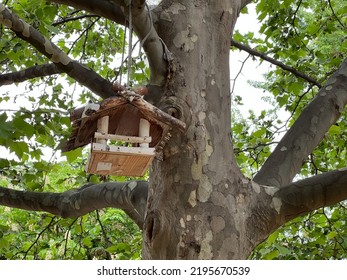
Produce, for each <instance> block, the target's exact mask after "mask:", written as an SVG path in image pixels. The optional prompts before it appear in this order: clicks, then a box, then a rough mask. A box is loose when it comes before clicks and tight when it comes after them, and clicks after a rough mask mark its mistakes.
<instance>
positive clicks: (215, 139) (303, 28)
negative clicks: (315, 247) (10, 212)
mask: <svg viewBox="0 0 347 280" xmlns="http://www.w3.org/2000/svg"><path fill="white" fill-rule="evenodd" d="M248 2H250V1H241V0H239V1H237V0H235V1H165V0H164V1H161V3H160V4H159V5H158V6H156V7H152V8H151V9H149V8H148V6H146V3H145V1H141V0H133V1H116V0H114V1H106V0H105V1H100V0H99V1H65V0H59V1H48V2H44V1H30V3H27V2H25V1H5V2H4V4H0V22H1V23H2V25H3V27H2V29H1V46H0V49H1V50H2V51H1V54H0V55H1V56H0V61H1V67H2V72H3V74H1V75H0V84H1V85H5V84H10V83H13V82H22V81H26V80H28V79H30V84H27V91H28V92H26V94H25V96H24V98H25V99H26V100H27V101H29V102H30V104H32V105H31V107H30V106H29V108H27V107H24V106H23V107H21V108H20V109H19V110H18V111H16V112H12V111H11V110H7V111H5V112H4V113H3V114H2V115H1V116H0V117H1V134H0V144H1V145H3V146H6V147H8V148H9V150H10V151H12V152H14V153H15V154H16V156H17V158H18V160H7V159H2V160H1V162H0V164H1V170H2V175H3V176H4V177H5V179H4V180H3V181H2V185H5V186H8V187H9V188H1V189H0V190H1V191H0V204H2V205H5V206H10V207H16V208H21V209H26V210H35V211H47V212H50V213H52V214H54V215H58V216H62V217H63V218H68V217H70V218H72V217H79V216H82V215H83V214H85V213H88V212H90V211H92V210H95V209H103V208H105V207H113V208H120V209H123V210H124V211H125V212H126V213H127V214H128V216H129V217H131V219H132V220H133V221H135V222H136V224H137V225H138V226H139V227H140V228H141V229H142V232H143V247H142V257H143V258H155V259H158V258H159V259H173V258H178V259H218V258H223V259H232V258H234V259H240V258H241V259H242V258H247V257H248V256H249V255H250V253H251V252H252V250H253V249H254V248H255V247H256V246H257V245H258V244H259V243H260V242H262V241H263V240H264V239H265V238H267V237H268V236H269V235H270V234H271V233H272V232H274V231H275V230H276V229H277V228H278V227H280V226H281V225H283V224H284V223H285V222H287V221H290V220H292V219H294V218H296V217H298V216H300V215H303V214H306V213H310V212H311V211H315V210H316V209H319V208H321V207H326V206H329V205H332V204H334V203H337V202H339V201H342V200H343V199H345V198H346V197H347V188H346V180H347V178H346V170H343V169H338V168H341V167H344V165H345V160H344V159H345V154H346V151H345V147H344V146H345V145H344V144H343V143H344V142H343V135H342V133H343V131H344V119H345V117H344V115H343V108H344V106H345V104H346V102H347V94H346V93H347V92H346V75H347V72H346V71H347V70H346V69H347V68H346V60H343V58H344V57H345V49H346V48H345V47H346V46H345V45H346V40H345V39H346V24H347V22H346V18H345V16H344V15H345V14H346V9H347V4H346V3H344V1H336V2H334V3H332V2H331V1H327V2H321V1H320V2H319V5H317V2H318V1H313V0H309V1H291V0H288V1H276V0H274V1H264V0H263V1H258V2H257V13H258V19H259V20H260V21H261V23H262V26H261V28H260V32H261V33H262V34H264V36H265V37H260V38H256V37H255V36H254V34H251V33H249V34H245V35H241V34H240V33H238V32H236V33H235V35H234V39H236V40H238V41H239V42H241V43H244V44H243V45H242V44H240V43H238V42H235V41H231V35H232V33H233V28H234V25H235V23H236V20H237V17H238V15H239V13H240V11H241V9H242V8H243V7H245V6H246V5H247V4H248ZM312 7H315V8H312ZM317 14H318V16H317ZM17 16H18V17H17ZM130 21H131V22H132V26H133V28H134V31H135V33H136V34H137V36H138V38H139V40H140V42H141V44H142V45H143V49H144V51H145V53H146V56H147V59H148V63H149V69H150V76H149V77H148V85H147V87H148V89H149V94H148V95H147V96H146V98H147V99H148V101H150V102H152V103H153V104H154V105H156V106H158V107H159V108H162V109H163V110H167V111H168V112H170V113H171V114H172V115H174V116H175V117H177V118H179V119H181V120H183V121H184V122H185V123H186V124H187V131H186V133H184V134H182V133H176V134H174V136H173V138H172V139H171V140H170V142H169V143H168V145H167V146H166V147H165V150H164V161H155V162H154V163H153V164H152V167H151V172H150V176H149V181H148V182H147V181H134V180H132V181H126V182H124V178H117V182H115V181H111V182H108V183H98V182H96V181H97V179H96V178H95V177H91V178H90V181H91V182H90V183H88V184H85V183H86V176H85V174H84V173H83V172H82V171H81V172H79V173H77V174H73V175H72V176H71V175H70V174H69V175H68V174H67V175H68V176H66V177H69V176H70V177H72V179H71V180H70V181H69V182H68V184H67V185H68V186H69V187H71V186H73V185H78V184H81V185H83V186H82V187H80V188H77V189H74V190H67V191H66V190H65V189H64V188H63V187H60V189H59V187H57V186H59V185H64V184H63V183H64V182H66V181H65V179H66V178H60V179H59V180H56V181H55V183H52V181H51V180H52V179H50V180H48V179H49V178H50V176H49V174H52V172H53V174H54V171H56V170H61V168H62V167H61V166H59V164H58V163H53V162H51V161H49V162H48V163H47V162H45V161H44V160H43V158H42V157H43V152H42V147H43V146H48V147H52V148H54V149H57V148H58V147H59V143H61V142H63V141H64V140H65V139H66V137H67V135H68V134H69V130H68V128H69V126H70V122H69V120H68V118H67V114H66V113H65V112H66V111H67V110H69V109H71V108H73V107H74V106H75V102H76V99H77V101H79V102H85V101H87V100H89V99H91V100H95V99H96V97H95V95H98V96H99V97H100V98H107V97H110V96H113V95H114V92H113V91H112V81H114V80H116V79H117V78H118V79H119V76H120V75H121V73H122V71H124V69H125V67H118V65H117V61H116V60H115V57H116V54H117V53H119V52H121V50H122V43H124V36H125V34H124V31H123V28H122V27H121V25H128V23H129V22H130ZM5 27H6V28H5ZM63 34H64V35H63ZM62 35H63V36H62ZM48 38H49V39H48ZM263 38H264V39H263ZM53 42H54V44H53ZM245 44H247V45H253V44H254V45H255V48H253V49H251V48H250V47H248V46H245ZM231 45H233V46H237V47H238V48H240V49H244V50H246V51H248V52H249V53H251V55H252V56H260V57H261V58H262V59H264V60H269V61H271V62H272V63H274V64H276V65H278V66H279V67H280V68H276V69H275V70H273V71H271V72H270V73H269V74H268V77H267V82H266V83H265V84H257V86H258V87H262V88H264V89H265V90H269V91H271V92H272V94H273V96H274V101H273V102H275V103H274V104H278V106H280V107H285V109H286V110H288V111H289V112H291V117H290V119H289V120H288V121H287V122H286V123H281V122H280V121H278V122H276V121H274V118H275V115H271V114H269V113H268V112H265V111H264V112H262V113H261V115H260V116H255V115H254V114H253V115H251V118H250V120H248V121H246V120H240V121H239V122H235V121H234V122H233V123H231V114H230V108H231V96H230V85H229V80H230V77H229V53H230V46H231ZM265 53H266V54H265ZM33 58H35V59H33ZM133 59H134V65H135V64H136V66H137V68H136V69H133V71H132V76H131V80H132V81H134V82H136V83H138V84H140V85H141V84H144V83H147V82H146V78H147V76H146V75H148V73H147V72H146V71H147V70H146V69H145V63H144V62H143V60H142V59H143V57H142V55H139V56H136V57H134V58H133ZM279 60H280V61H281V62H279ZM48 61H50V62H48ZM231 67H232V65H231ZM92 69H94V70H92ZM96 71H97V72H96ZM287 71H289V72H287ZM58 74H59V75H62V76H63V77H64V75H67V76H66V79H65V81H66V82H67V83H70V84H71V85H72V86H73V85H74V83H75V82H78V83H79V84H80V85H82V86H83V87H84V88H83V90H82V91H81V93H78V97H76V94H74V93H72V92H71V87H70V88H69V89H68V90H66V89H64V87H63V86H62V85H61V81H62V80H61V79H60V76H59V77H58V76H57V75H58ZM131 86H133V84H132V85H131ZM35 87H39V88H41V91H39V92H40V93H39V94H40V96H37V93H35V94H34V93H32V92H33V89H34V88H35ZM35 92H37V91H35ZM1 98H2V99H1V101H8V100H11V101H16V99H18V98H19V96H18V95H17V96H11V95H10V93H3V94H2V96H1ZM241 98H242V96H241V97H240V96H237V95H235V99H236V100H235V101H236V102H240V100H241ZM276 106H277V105H276ZM304 107H305V109H303V108H304ZM273 112H274V111H273ZM339 117H341V118H340V121H339V122H338V123H337V121H338V118H339ZM252 122H254V123H255V124H256V125H255V126H253V127H252V128H251V129H253V131H250V130H249V129H248V126H249V123H252ZM231 127H232V130H233V132H234V139H233V143H234V145H235V153H234V149H233V145H232V141H231V140H232V139H231V134H230V128H231ZM287 127H290V129H288V128H287ZM279 137H281V138H280V139H279ZM278 139H279V140H278ZM322 139H323V141H322ZM273 148H274V149H273ZM81 153H82V152H81V150H77V151H74V152H71V153H69V154H67V156H68V158H69V159H70V160H71V161H72V160H73V159H74V158H75V157H77V156H79V155H81ZM265 160H266V161H265ZM240 168H241V169H240ZM334 169H337V170H334ZM301 170H302V171H303V173H302V175H300V176H299V177H298V179H302V180H300V181H296V182H294V183H293V182H292V181H293V179H294V177H295V176H296V175H297V174H298V173H299V172H300V171H301ZM331 170H333V171H331ZM241 171H243V172H244V174H247V175H249V176H254V177H253V179H248V178H247V177H245V176H244V175H243V174H242V172H241ZM312 174H314V176H312V177H309V175H312ZM304 176H308V177H309V178H307V179H303V177H304ZM122 181H123V182H122ZM10 186H12V187H10ZM53 187H54V191H55V192H48V191H52V188H53ZM65 187H66V186H65ZM15 188H19V189H21V188H24V189H25V190H27V191H24V192H23V191H21V190H15ZM28 190H30V191H28ZM64 190H65V191H64ZM42 191H44V192H42ZM59 191H60V192H59ZM343 208H344V205H343V204H341V205H340V206H339V207H338V208H324V209H323V210H318V211H320V212H313V214H311V215H312V217H321V216H323V217H324V221H328V222H329V225H330V229H333V230H331V231H330V232H329V233H327V234H326V235H327V239H324V240H330V241H332V242H331V243H332V244H331V245H332V246H335V247H334V248H335V249H334V251H333V253H334V254H333V253H332V254H331V256H333V257H336V258H338V257H339V256H341V251H342V252H343V250H344V248H345V244H344V241H341V240H342V239H341V234H344V231H342V230H341V231H339V229H341V228H342V229H343V228H344V226H345V224H344V223H343V222H340V224H339V225H337V224H336V223H335V222H337V220H338V218H337V217H338V216H339V215H340V214H341V213H340V212H336V209H340V210H341V209H343ZM2 212H3V213H6V208H5V209H4V210H2ZM336 213H337V214H336ZM111 216H112V215H111ZM47 217H48V218H47ZM113 217H114V219H116V218H117V217H119V215H118V214H115V215H113ZM55 219H56V218H54V217H52V216H50V215H49V216H46V217H44V219H43V223H42V225H40V226H41V227H43V228H42V230H41V231H40V232H39V237H40V236H42V235H43V234H44V233H45V231H46V230H45V229H46V228H47V229H48V228H51V226H52V225H53V224H54V223H56V222H55ZM95 219H97V220H100V217H99V218H98V216H96V218H95ZM319 219H320V218H318V219H317V220H319ZM63 221H69V220H61V223H64V222H63ZM307 221H308V222H310V223H302V227H301V228H300V227H297V228H296V229H295V227H294V226H292V228H293V229H294V230H293V232H294V231H295V233H296V234H297V236H298V238H302V237H303V236H302V235H303V233H305V232H304V230H303V228H306V227H307V228H310V227H311V228H312V229H316V230H317V229H318V232H317V233H318V234H317V233H316V236H317V235H319V233H320V232H319V228H322V227H317V226H316V224H315V222H317V221H316V220H315V218H310V219H307ZM109 222H110V219H106V220H105V223H109ZM312 223H313V226H312ZM317 223H318V222H317ZM75 224H76V223H75V222H73V221H71V222H70V223H68V224H67V226H66V227H67V229H68V231H67V233H68V234H69V233H70V232H71V231H70V229H71V228H72V226H74V225H75ZM77 224H78V223H77ZM99 224H100V225H103V223H99ZM80 225H81V223H80ZM293 225H294V224H293ZM308 225H310V226H308ZM48 226H49V227H48ZM100 227H101V228H102V227H103V226H100ZM0 229H1V231H2V232H3V233H2V235H3V237H2V239H1V240H3V241H2V243H1V244H2V245H1V244H0V246H3V247H4V248H6V246H8V243H6V242H8V241H6V240H7V239H6V236H8V235H9V234H10V233H9V232H10V231H11V230H12V231H13V230H15V227H12V228H10V227H8V226H6V225H3V226H2V227H1V228H0ZM47 231H48V230H47ZM76 231H77V235H78V231H82V229H81V227H79V229H78V227H76ZM102 231H103V232H104V233H108V232H109V231H110V230H105V229H102ZM283 232H284V231H282V232H280V233H279V232H276V233H275V234H273V235H271V237H270V241H269V242H271V241H273V240H274V239H275V238H276V237H279V239H281V240H282V241H283V242H282V244H281V247H280V246H279V245H277V247H276V245H274V246H273V247H275V248H276V249H277V251H275V253H272V255H270V256H269V253H271V252H274V250H271V251H270V252H266V251H264V250H266V249H264V248H260V249H259V252H261V253H263V254H264V255H265V256H267V257H268V258H273V257H280V256H285V255H286V254H287V255H289V253H288V252H290V249H292V248H293V247H294V245H290V246H288V244H286V242H285V240H283V239H285V238H287V237H288V236H289V234H288V231H287V232H285V233H283ZM334 232H335V233H334ZM300 235H301V236H300ZM47 236H48V235H47ZM105 236H106V237H107V234H106V235H105V234H104V240H103V241H105V242H106V241H107V239H108V238H106V237H105ZM294 236H295V234H294ZM92 239H93V238H92V236H90V238H89V239H88V238H87V239H82V238H80V240H79V241H77V242H76V244H75V248H76V250H75V251H79V253H81V254H80V255H79V254H74V253H73V252H71V254H69V256H71V257H76V258H80V257H81V255H82V254H83V253H85V252H83V250H85V251H88V249H90V248H91V243H92ZM115 239H116V238H113V239H112V241H110V240H109V241H108V242H109V243H110V244H112V243H114V242H115V241H114V240H115ZM4 240H5V241H4ZM64 240H65V241H60V244H57V245H56V247H57V248H66V246H65V247H62V245H61V244H62V243H63V242H65V244H67V241H68V240H69V238H65V239H64ZM76 240H78V238H77V239H76ZM76 240H74V241H76ZM324 240H323V242H324ZM70 241H71V240H70ZM93 241H94V242H95V240H94V239H93ZM116 242H117V241H116ZM126 242H127V241H123V242H120V244H121V243H123V244H125V243H126ZM35 244H36V243H35ZM47 244H50V243H49V241H48V242H47ZM105 244H106V243H105ZM110 244H109V245H110ZM296 244H297V243H295V245H296ZM30 246H31V245H27V247H28V248H26V249H27V251H28V252H29V251H30V250H32V248H30ZM72 246H74V245H72ZM102 246H107V245H104V244H102ZM117 249H119V248H115V247H113V248H112V246H109V247H108V252H109V251H111V252H112V250H113V252H114V251H115V250H117ZM261 250H263V252H262V251H261ZM63 251H64V250H63ZM72 251H74V250H72ZM65 252H66V250H65ZM98 252H99V253H100V252H101V253H102V254H104V253H105V254H106V255H107V251H106V252H105V251H104V250H101V251H98ZM99 253H98V254H99ZM23 255H24V257H25V256H26V255H25V251H24V252H21V256H20V257H22V256H23ZM34 256H35V257H46V255H45V253H44V252H43V253H42V255H41V256H40V255H39V254H38V253H37V254H34ZM57 256H59V254H58V253H57V255H56V256H54V257H57ZM64 256H65V257H66V256H67V255H66V254H65V255H64ZM132 256H134V254H128V255H127V256H125V257H132ZM5 257H13V256H11V255H10V254H9V253H8V252H7V255H5ZM14 257H16V256H14ZM89 257H93V256H89ZM254 257H257V254H255V255H254ZM322 257H324V256H323V255H322ZM135 258H136V254H135Z"/></svg>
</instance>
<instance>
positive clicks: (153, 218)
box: [145, 211, 160, 242]
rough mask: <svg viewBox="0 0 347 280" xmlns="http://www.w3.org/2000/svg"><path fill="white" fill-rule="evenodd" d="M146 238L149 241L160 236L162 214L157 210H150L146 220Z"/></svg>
mask: <svg viewBox="0 0 347 280" xmlns="http://www.w3.org/2000/svg"><path fill="white" fill-rule="evenodd" d="M145 230H146V238H147V240H148V241H149V242H153V240H154V239H155V238H156V236H158V233H159V231H160V214H159V212H157V211H152V212H150V213H149V214H148V215H147V217H146V221H145Z"/></svg>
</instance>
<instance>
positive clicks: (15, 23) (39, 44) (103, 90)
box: [0, 4, 114, 98]
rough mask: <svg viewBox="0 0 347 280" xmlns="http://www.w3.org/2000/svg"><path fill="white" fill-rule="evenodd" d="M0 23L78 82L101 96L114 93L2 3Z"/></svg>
mask: <svg viewBox="0 0 347 280" xmlns="http://www.w3.org/2000/svg"><path fill="white" fill-rule="evenodd" d="M0 23H1V24H4V25H6V26H7V27H9V28H10V29H11V30H12V31H13V32H15V33H16V35H17V36H18V37H20V38H21V39H23V40H25V41H27V42H28V43H30V44H31V45H32V46H34V47H35V48H36V49H37V50H38V51H39V52H41V53H42V54H44V55H45V56H46V57H48V58H49V59H50V60H51V61H52V62H53V63H54V64H55V65H56V66H57V68H58V69H59V70H61V71H63V72H65V73H67V74H68V75H69V76H70V77H71V78H73V79H75V80H76V81H77V82H79V83H80V84H82V85H84V86H86V87H88V88H89V89H90V90H91V91H93V92H94V93H95V94H98V95H99V96H100V97H102V98H107V97H110V96H112V95H114V93H113V91H112V84H111V83H110V82H109V81H107V80H105V79H104V78H102V77H101V76H100V75H98V74H97V73H95V72H94V71H93V70H91V69H90V68H88V67H86V66H84V65H82V64H80V63H79V62H77V61H74V60H72V59H71V58H70V57H69V56H68V55H67V54H66V53H64V52H63V51H62V50H61V49H59V48H58V47H57V46H56V45H55V44H53V43H52V42H51V41H49V40H48V39H47V38H46V37H45V36H43V35H42V34H41V33H40V32H39V31H38V30H36V29H34V28H33V27H32V26H30V25H29V24H27V23H26V22H24V21H23V20H21V19H19V18H18V16H16V15H14V14H13V13H12V12H11V11H10V10H9V9H7V8H6V7H5V6H4V5H3V4H0Z"/></svg>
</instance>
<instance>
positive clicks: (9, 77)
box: [0, 63, 64, 86]
mask: <svg viewBox="0 0 347 280" xmlns="http://www.w3.org/2000/svg"><path fill="white" fill-rule="evenodd" d="M61 73H64V72H63V71H62V70H60V69H58V67H57V65H55V64H53V63H51V64H43V65H36V66H33V67H30V68H27V69H25V70H21V71H18V72H12V73H6V74H2V75H0V86H3V85H10V84H13V83H20V82H24V81H27V80H29V79H33V78H40V77H44V76H51V75H54V74H61Z"/></svg>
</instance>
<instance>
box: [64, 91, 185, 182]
mask: <svg viewBox="0 0 347 280" xmlns="http://www.w3.org/2000/svg"><path fill="white" fill-rule="evenodd" d="M71 120H72V127H73V131H72V134H71V137H70V139H69V141H68V142H67V143H66V144H65V145H64V147H63V148H62V150H63V151H69V150H73V149H76V148H78V147H83V146H85V145H87V144H88V143H91V153H90V156H89V160H88V163H87V166H86V171H87V172H88V173H91V174H100V175H117V176H143V175H144V174H145V172H146V170H147V169H148V167H149V165H150V164H151V162H152V160H153V159H154V158H155V157H157V158H158V159H161V158H162V150H163V147H164V145H165V143H166V142H167V141H168V140H169V139H170V137H171V131H172V129H173V128H178V129H179V130H182V131H184V129H185V124H184V123H183V122H181V121H180V120H178V119H176V118H174V117H172V116H170V115H169V114H167V113H165V112H163V111H161V110H160V109H158V108H157V107H155V106H153V105H151V104H150V103H148V102H146V101H145V100H144V99H143V98H142V97H139V96H131V98H127V97H124V96H115V97H112V98H108V99H105V100H104V101H103V102H102V103H101V104H89V105H87V106H85V107H83V108H79V109H76V110H74V111H73V112H72V114H71Z"/></svg>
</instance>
